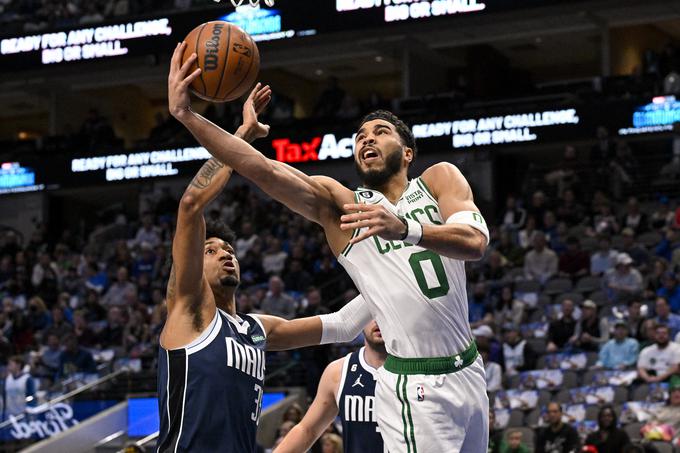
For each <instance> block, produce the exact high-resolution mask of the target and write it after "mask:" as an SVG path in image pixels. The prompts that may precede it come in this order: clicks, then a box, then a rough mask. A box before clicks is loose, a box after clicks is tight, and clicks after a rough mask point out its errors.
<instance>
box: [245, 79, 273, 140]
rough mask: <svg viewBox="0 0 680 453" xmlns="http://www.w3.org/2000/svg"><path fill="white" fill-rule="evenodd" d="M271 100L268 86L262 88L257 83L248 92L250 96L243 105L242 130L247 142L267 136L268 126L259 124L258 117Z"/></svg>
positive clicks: (270, 90)
mask: <svg viewBox="0 0 680 453" xmlns="http://www.w3.org/2000/svg"><path fill="white" fill-rule="evenodd" d="M271 100H272V89H271V88H270V87H269V85H265V86H264V87H263V86H262V84H261V83H259V82H258V84H257V85H255V88H253V91H251V92H250V96H248V99H246V102H245V103H244V104H243V124H242V125H241V128H243V133H244V137H247V140H246V141H248V142H252V141H253V140H256V139H258V138H263V137H266V136H267V135H269V125H268V124H263V123H260V121H259V120H258V115H259V114H260V113H262V112H263V111H264V109H265V108H267V105H269V101H271Z"/></svg>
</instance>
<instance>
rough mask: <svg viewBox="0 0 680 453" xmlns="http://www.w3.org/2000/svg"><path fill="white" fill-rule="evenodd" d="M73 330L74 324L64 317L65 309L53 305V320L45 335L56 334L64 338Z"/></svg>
mask: <svg viewBox="0 0 680 453" xmlns="http://www.w3.org/2000/svg"><path fill="white" fill-rule="evenodd" d="M72 332H73V326H72V325H71V323H70V322H68V321H67V320H65V319H64V310H63V309H62V308H61V307H53V308H52V322H51V323H50V325H49V327H48V328H47V329H45V335H56V336H58V337H59V338H64V337H65V336H66V335H68V334H70V333H72Z"/></svg>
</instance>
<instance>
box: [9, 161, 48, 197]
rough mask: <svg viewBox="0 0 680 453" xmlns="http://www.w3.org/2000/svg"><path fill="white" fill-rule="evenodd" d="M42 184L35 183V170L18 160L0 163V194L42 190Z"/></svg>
mask: <svg viewBox="0 0 680 453" xmlns="http://www.w3.org/2000/svg"><path fill="white" fill-rule="evenodd" d="M44 188H45V185H44V184H37V183H36V176H35V170H33V169H32V168H28V167H24V166H22V165H21V164H20V163H19V162H4V163H2V164H0V194H5V193H19V192H36V191H38V190H43V189H44Z"/></svg>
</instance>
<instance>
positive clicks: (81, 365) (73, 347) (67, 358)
mask: <svg viewBox="0 0 680 453" xmlns="http://www.w3.org/2000/svg"><path fill="white" fill-rule="evenodd" d="M96 372H97V365H96V363H95V361H94V358H93V357H92V354H91V353H90V352H89V351H88V350H87V349H83V348H81V347H80V346H78V339H77V338H76V336H75V335H69V336H67V337H66V338H65V339H64V350H63V351H62V353H61V357H60V358H59V375H58V377H59V378H60V379H63V378H66V377H70V376H72V375H74V374H76V373H84V374H92V373H96Z"/></svg>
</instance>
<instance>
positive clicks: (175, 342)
mask: <svg viewBox="0 0 680 453" xmlns="http://www.w3.org/2000/svg"><path fill="white" fill-rule="evenodd" d="M187 64H189V63H187ZM270 99H271V91H269V90H268V89H265V88H259V87H258V88H256V89H254V90H253V91H252V92H251V93H250V96H249V97H248V99H247V100H246V102H245V104H244V105H243V124H242V125H241V126H240V127H239V129H238V131H237V132H236V134H237V135H239V136H242V137H244V138H246V139H248V140H255V139H256V138H259V137H264V136H266V135H267V133H268V132H269V128H268V127H267V126H264V125H262V124H261V123H259V122H258V120H257V115H258V114H259V113H260V112H261V111H262V110H263V109H264V108H265V107H266V106H267V104H268V103H269V100H270ZM231 173H232V169H231V168H229V167H228V166H226V165H224V164H222V163H221V162H219V161H218V160H216V159H215V158H211V159H209V160H208V161H207V162H206V163H205V164H203V166H202V167H201V169H200V170H199V171H198V173H196V176H194V178H193V179H192V180H191V183H189V186H188V187H187V188H186V190H185V191H184V194H183V195H182V198H181V200H180V204H179V210H178V212H177V228H176V230H175V237H174V239H173V242H172V259H173V265H172V269H171V271H170V278H169V281H168V286H167V293H166V300H167V306H168V314H169V315H170V318H169V319H170V320H169V322H168V330H172V335H170V336H168V337H166V336H165V335H164V338H163V345H164V346H165V347H167V348H173V347H176V346H181V345H183V344H186V341H185V340H186V338H184V337H190V336H191V335H192V333H193V332H196V331H198V332H200V331H201V330H202V327H203V326H202V324H203V321H206V319H205V318H209V316H202V314H203V313H202V311H203V309H204V307H203V304H204V303H205V302H206V301H209V300H211V297H212V295H211V294H209V293H210V291H206V290H207V287H206V284H205V283H204V281H203V253H204V250H203V249H204V244H205V220H204V218H203V211H204V209H205V208H206V206H208V205H209V204H210V202H212V201H213V200H214V199H215V197H216V196H217V195H218V194H219V193H220V192H221V191H222V190H223V189H224V186H225V185H226V183H227V181H228V180H229V178H230V176H231ZM177 309H179V312H178V313H175V311H176V310H177ZM173 314H177V315H179V316H172V315H173ZM185 316H188V317H190V318H191V319H192V321H191V322H190V323H187V322H186V320H187V319H185ZM207 321H209V319H207ZM192 331H193V332H192Z"/></svg>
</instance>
